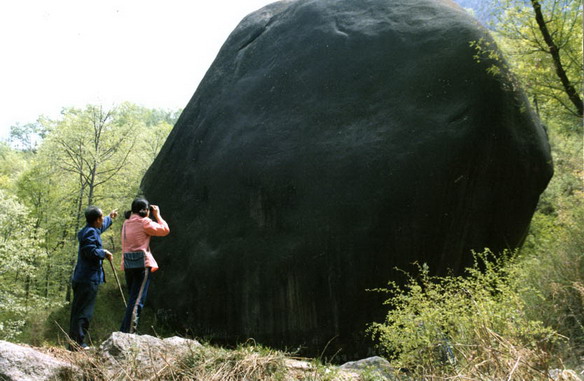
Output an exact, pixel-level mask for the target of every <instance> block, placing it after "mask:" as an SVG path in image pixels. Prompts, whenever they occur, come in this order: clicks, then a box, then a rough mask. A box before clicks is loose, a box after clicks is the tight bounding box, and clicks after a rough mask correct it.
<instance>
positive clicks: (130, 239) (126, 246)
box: [120, 198, 170, 333]
mask: <svg viewBox="0 0 584 381" xmlns="http://www.w3.org/2000/svg"><path fill="white" fill-rule="evenodd" d="M150 214H152V216H153V219H151V218H150ZM126 218H127V219H126V221H125V222H124V225H123V227H122V251H123V253H124V254H123V258H122V269H123V270H124V274H125V277H126V284H127V286H128V290H129V293H130V295H129V298H128V306H127V308H126V313H125V315H124V319H123V320H122V325H121V327H120V331H122V332H130V333H133V332H134V331H135V330H136V327H137V326H138V319H139V318H140V313H141V311H142V308H143V307H144V303H145V301H146V295H147V294H148V286H149V285H150V278H151V274H152V273H153V272H155V271H156V270H158V264H157V263H156V260H155V259H154V256H153V255H152V252H151V251H150V238H151V237H153V236H155V237H164V236H166V235H168V233H170V229H169V227H168V224H167V223H166V221H164V219H163V218H162V216H161V215H160V209H159V208H158V206H156V205H150V204H149V203H148V201H147V200H145V199H143V198H137V199H135V200H134V201H133V202H132V210H131V211H127V212H126Z"/></svg>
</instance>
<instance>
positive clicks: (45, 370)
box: [0, 340, 78, 381]
mask: <svg viewBox="0 0 584 381" xmlns="http://www.w3.org/2000/svg"><path fill="white" fill-rule="evenodd" d="M76 374H78V368H77V366H76V365H72V364H70V363H67V362H63V361H60V360H57V359H55V358H53V357H51V356H48V355H46V354H44V353H41V352H39V351H37V350H35V349H33V348H29V347H25V346H21V345H17V344H13V343H9V342H7V341H2V340H0V380H2V381H43V380H47V381H49V380H54V381H57V380H62V379H73V378H75V377H74V375H76Z"/></svg>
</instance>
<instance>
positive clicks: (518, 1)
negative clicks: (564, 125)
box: [495, 0, 583, 120]
mask: <svg viewBox="0 0 584 381" xmlns="http://www.w3.org/2000/svg"><path fill="white" fill-rule="evenodd" d="M496 9H497V10H498V12H496V13H495V14H496V19H495V20H496V21H495V29H496V33H497V35H498V37H499V42H500V43H501V46H502V48H503V50H504V51H505V52H506V55H507V56H508V57H509V59H510V62H511V66H512V69H513V71H514V72H515V73H517V74H518V76H519V77H520V78H521V82H522V84H523V85H524V86H525V88H526V90H527V92H528V93H529V94H530V98H531V99H532V101H533V104H534V106H535V108H536V110H537V111H538V112H539V113H540V114H543V116H544V117H546V118H549V117H553V116H554V115H552V114H556V115H557V113H558V110H563V113H562V114H563V116H565V115H566V114H568V115H571V116H572V117H576V118H579V119H580V120H581V118H582V113H583V106H582V94H581V85H580V84H581V83H582V79H583V75H582V25H581V22H582V6H581V3H580V2H579V1H575V0H541V1H538V0H530V2H526V1H523V0H502V1H500V2H498V6H497V7H496ZM556 105H557V106H559V107H556Z"/></svg>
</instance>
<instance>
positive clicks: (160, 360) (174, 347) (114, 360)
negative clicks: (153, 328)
mask: <svg viewBox="0 0 584 381" xmlns="http://www.w3.org/2000/svg"><path fill="white" fill-rule="evenodd" d="M200 346H201V344H200V343H199V342H198V341H196V340H189V339H184V338H181V337H178V336H174V337H168V338H165V339H161V338H157V337H154V336H150V335H134V334H130V333H122V332H113V333H112V334H111V336H110V337H109V338H107V340H105V341H104V342H103V343H102V344H101V345H100V347H99V349H98V353H99V355H100V357H101V359H102V360H103V363H104V364H105V366H103V369H104V371H105V372H106V373H109V376H110V377H112V378H115V375H116V374H117V373H119V372H120V369H131V371H132V372H134V373H132V374H131V377H133V378H134V379H146V378H150V377H151V375H153V374H157V373H158V372H160V371H161V370H162V369H163V368H164V367H165V366H167V364H169V363H173V362H174V361H176V360H177V359H179V358H181V357H183V356H185V355H187V354H188V353H189V352H191V351H193V350H194V349H195V348H197V347H200ZM132 364H135V365H136V366H131V365H132Z"/></svg>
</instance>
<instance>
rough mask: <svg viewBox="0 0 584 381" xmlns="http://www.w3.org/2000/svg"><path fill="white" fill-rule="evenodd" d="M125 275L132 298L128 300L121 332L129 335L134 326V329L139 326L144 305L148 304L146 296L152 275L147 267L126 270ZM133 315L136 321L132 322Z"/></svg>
mask: <svg viewBox="0 0 584 381" xmlns="http://www.w3.org/2000/svg"><path fill="white" fill-rule="evenodd" d="M124 275H125V276H126V284H127V286H128V291H129V292H130V297H129V298H128V307H127V308H126V313H125V315H124V319H123V320H122V325H121V326H120V331H121V332H126V333H127V332H131V327H132V325H133V326H134V328H136V327H137V326H138V319H139V318H140V313H141V312H142V308H143V307H144V303H146V296H147V295H148V286H149V285H150V278H151V277H152V273H151V271H150V267H146V268H141V269H128V270H125V271H124ZM133 314H134V317H133V318H134V320H133V321H132V315H133Z"/></svg>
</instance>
